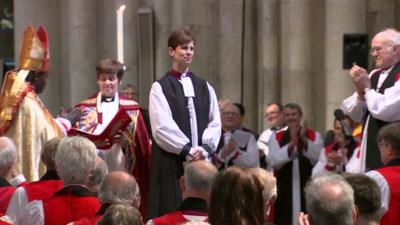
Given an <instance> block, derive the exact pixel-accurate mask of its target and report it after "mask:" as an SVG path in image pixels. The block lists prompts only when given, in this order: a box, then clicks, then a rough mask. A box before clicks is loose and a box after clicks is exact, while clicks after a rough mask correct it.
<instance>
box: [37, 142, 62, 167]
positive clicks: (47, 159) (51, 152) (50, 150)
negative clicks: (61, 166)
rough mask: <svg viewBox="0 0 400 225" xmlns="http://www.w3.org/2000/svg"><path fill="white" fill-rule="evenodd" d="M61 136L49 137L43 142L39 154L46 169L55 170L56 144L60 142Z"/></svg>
mask: <svg viewBox="0 0 400 225" xmlns="http://www.w3.org/2000/svg"><path fill="white" fill-rule="evenodd" d="M60 141H61V138H60V137H55V138H52V139H50V140H49V141H47V142H46V144H44V147H43V149H42V152H41V154H40V159H41V160H42V162H43V163H44V165H46V168H47V170H55V169H56V163H55V160H56V152H57V148H58V145H59V144H60Z"/></svg>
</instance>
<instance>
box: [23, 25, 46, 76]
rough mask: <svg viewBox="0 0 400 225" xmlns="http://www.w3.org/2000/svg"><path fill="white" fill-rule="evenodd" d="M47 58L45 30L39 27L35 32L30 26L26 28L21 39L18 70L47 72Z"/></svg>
mask: <svg viewBox="0 0 400 225" xmlns="http://www.w3.org/2000/svg"><path fill="white" fill-rule="evenodd" d="M49 57H50V52H49V45H48V38H47V32H46V29H45V28H44V27H43V26H42V25H40V26H39V28H38V30H37V32H35V30H34V29H33V27H32V26H28V28H27V29H26V30H25V32H24V36H23V39H22V46H21V50H20V55H19V69H24V70H32V71H37V72H47V71H48V70H49Z"/></svg>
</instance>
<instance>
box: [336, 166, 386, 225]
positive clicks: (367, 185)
mask: <svg viewBox="0 0 400 225" xmlns="http://www.w3.org/2000/svg"><path fill="white" fill-rule="evenodd" d="M344 178H345V179H346V181H347V183H349V184H350V186H351V187H352V188H353V190H354V202H355V205H356V208H357V220H356V223H355V224H359V225H361V224H363V222H365V221H374V222H376V223H377V224H379V221H380V219H381V191H380V189H379V186H378V184H377V183H376V182H375V181H374V180H373V179H371V178H370V177H368V176H366V175H364V174H345V175H344Z"/></svg>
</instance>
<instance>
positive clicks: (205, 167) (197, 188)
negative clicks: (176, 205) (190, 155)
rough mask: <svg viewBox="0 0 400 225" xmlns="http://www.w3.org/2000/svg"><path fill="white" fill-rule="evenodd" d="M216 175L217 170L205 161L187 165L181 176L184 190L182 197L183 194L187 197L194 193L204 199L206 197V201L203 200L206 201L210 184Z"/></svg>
mask: <svg viewBox="0 0 400 225" xmlns="http://www.w3.org/2000/svg"><path fill="white" fill-rule="evenodd" d="M217 173H218V170H217V168H216V167H215V166H214V165H213V164H211V163H209V162H207V161H205V160H200V161H195V162H192V163H189V164H188V165H187V167H186V168H185V172H184V175H183V180H184V185H185V189H186V190H184V191H183V195H185V193H187V194H189V195H191V194H193V193H195V194H198V195H201V196H204V197H205V196H207V199H205V200H207V201H208V196H209V194H210V192H211V188H212V184H213V182H214V179H215V176H216V175H217ZM201 196H191V197H201ZM186 197H190V196H184V198H186Z"/></svg>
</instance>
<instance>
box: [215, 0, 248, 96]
mask: <svg viewBox="0 0 400 225" xmlns="http://www.w3.org/2000/svg"><path fill="white" fill-rule="evenodd" d="M242 7H243V1H242V0H220V1H219V6H218V8H219V31H218V32H219V39H218V42H219V43H220V44H219V49H218V52H219V75H218V77H219V80H220V81H219V82H220V86H219V90H220V98H223V99H230V100H232V101H236V102H240V100H241V92H242V90H241V88H242V84H241V83H242V82H241V68H242V66H243V65H242V61H241V55H242V38H243V37H242V23H243V22H242V19H243V18H242V14H243V13H242Z"/></svg>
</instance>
